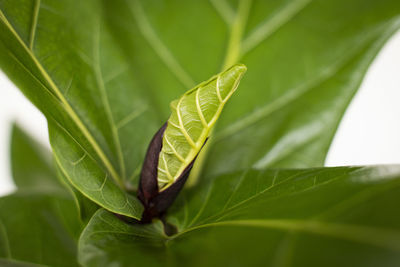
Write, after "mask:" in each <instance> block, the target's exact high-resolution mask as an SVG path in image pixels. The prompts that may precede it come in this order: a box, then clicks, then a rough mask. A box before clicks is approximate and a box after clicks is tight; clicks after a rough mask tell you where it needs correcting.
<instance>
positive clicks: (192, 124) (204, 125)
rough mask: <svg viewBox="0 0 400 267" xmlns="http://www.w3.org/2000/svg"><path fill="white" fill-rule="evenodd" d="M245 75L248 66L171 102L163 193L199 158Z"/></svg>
mask: <svg viewBox="0 0 400 267" xmlns="http://www.w3.org/2000/svg"><path fill="white" fill-rule="evenodd" d="M245 71H246V67H245V66H244V65H239V64H237V65H234V66H233V67H231V68H229V69H228V70H226V71H224V72H222V73H220V74H218V75H216V76H214V77H212V78H210V79H209V80H208V81H205V82H203V83H201V84H199V85H198V86H196V87H195V88H193V89H191V90H189V91H188V92H186V93H185V94H184V95H182V96H181V97H180V98H179V99H176V100H174V101H172V102H171V112H172V113H171V116H170V117H169V119H168V124H167V127H166V129H165V131H164V134H163V137H162V138H163V139H162V144H163V145H162V149H161V152H160V155H159V161H158V162H159V163H158V175H157V181H158V187H159V188H160V189H161V190H164V189H166V188H167V187H168V186H170V185H171V184H173V183H174V182H175V181H176V180H177V179H178V178H179V177H180V176H181V174H182V172H183V170H184V169H185V168H187V166H188V165H189V164H190V163H191V162H192V161H193V160H194V159H195V158H196V156H197V155H198V154H199V152H200V150H201V148H202V147H203V146H204V143H205V142H206V140H207V138H208V137H209V136H210V132H211V130H212V128H213V126H214V125H215V123H216V122H217V120H218V118H219V116H220V115H221V112H222V109H223V107H224V106H225V104H226V102H227V101H228V100H229V98H230V97H231V96H232V94H233V93H234V92H235V91H236V89H237V87H238V85H239V82H240V79H241V78H242V76H243V74H244V72H245Z"/></svg>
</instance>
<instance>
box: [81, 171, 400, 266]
mask: <svg viewBox="0 0 400 267" xmlns="http://www.w3.org/2000/svg"><path fill="white" fill-rule="evenodd" d="M399 196H400V168H399V166H385V167H370V168H361V167H355V168H351V167H342V168H317V169H303V170H267V171H256V170H250V171H245V172H237V173H232V174H229V175H223V176H220V177H215V179H213V181H211V182H209V183H208V184H204V185H202V186H200V187H199V188H193V189H191V190H189V191H186V194H185V195H184V196H182V197H181V198H180V200H179V201H178V203H177V205H175V208H174V209H175V210H173V211H172V212H171V214H170V216H169V218H168V220H169V222H170V223H173V224H175V225H176V226H177V228H178V229H177V230H178V233H177V234H175V235H172V236H166V235H165V234H163V230H162V229H160V227H161V224H160V222H155V223H153V224H151V225H138V224H136V225H135V224H133V225H129V224H126V223H124V222H123V221H121V220H119V219H118V218H117V217H115V216H114V215H112V214H110V213H109V212H107V211H104V210H99V211H98V212H97V213H96V214H95V216H94V217H93V218H92V220H91V221H90V222H89V224H88V226H87V227H86V229H85V230H84V232H83V234H82V236H81V238H80V251H79V260H80V263H81V264H83V265H84V266H108V265H110V264H111V263H114V264H116V266H153V265H155V266H157V265H160V266H165V265H167V266H168V265H170V266H187V265H190V266H275V265H277V266H397V265H398V262H399V260H400V215H399V213H398V203H399V201H400V197H399Z"/></svg>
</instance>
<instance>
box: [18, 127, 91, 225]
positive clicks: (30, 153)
mask: <svg viewBox="0 0 400 267" xmlns="http://www.w3.org/2000/svg"><path fill="white" fill-rule="evenodd" d="M11 167H12V172H13V179H14V182H15V184H16V186H17V188H18V190H28V191H31V192H32V191H35V192H44V193H46V192H47V193H48V192H52V193H57V192H59V193H61V194H65V192H67V191H66V188H65V187H67V188H68V189H69V190H70V192H71V194H72V195H73V196H74V198H75V201H76V204H77V207H78V210H79V214H80V217H81V219H82V221H85V222H87V221H88V220H89V219H90V217H92V215H93V214H94V212H95V211H96V210H97V209H98V206H97V205H95V204H94V203H93V202H92V201H90V200H89V199H87V198H86V197H85V196H83V195H82V194H81V193H80V192H79V191H77V190H76V189H75V188H74V187H72V186H71V184H70V183H69V182H68V180H67V179H66V178H65V176H63V175H62V174H61V172H60V171H58V172H57V171H56V170H55V168H54V162H53V160H52V156H51V153H50V151H48V150H47V148H46V147H44V146H43V145H42V144H39V143H38V142H37V141H36V140H34V139H33V138H32V137H30V136H29V135H28V134H27V133H25V132H24V131H23V130H22V129H21V128H20V127H19V126H18V125H16V124H14V125H13V128H12V134H11ZM57 176H58V177H59V178H60V179H61V183H60V181H59V180H58V179H57Z"/></svg>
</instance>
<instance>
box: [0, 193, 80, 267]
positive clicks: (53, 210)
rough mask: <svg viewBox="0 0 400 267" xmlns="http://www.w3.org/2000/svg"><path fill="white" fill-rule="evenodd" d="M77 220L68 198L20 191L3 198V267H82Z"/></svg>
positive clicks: (0, 239)
mask: <svg viewBox="0 0 400 267" xmlns="http://www.w3.org/2000/svg"><path fill="white" fill-rule="evenodd" d="M76 217H77V211H76V208H75V205H74V202H73V201H72V199H71V198H70V197H69V195H68V194H64V195H63V194H58V195H57V196H56V195H54V194H44V193H29V192H26V191H23V192H22V191H20V192H17V193H15V194H13V195H10V196H7V197H3V198H0V264H1V265H2V266H27V265H28V263H34V264H42V265H48V266H78V264H77V262H76V251H77V239H78V236H79V233H80V230H81V224H80V223H79V221H78V220H77V219H76ZM25 263H26V264H25ZM30 266H32V265H30ZM35 266H36V265H35Z"/></svg>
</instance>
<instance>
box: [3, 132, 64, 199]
mask: <svg viewBox="0 0 400 267" xmlns="http://www.w3.org/2000/svg"><path fill="white" fill-rule="evenodd" d="M11 170H12V176H13V180H14V183H15V185H16V186H17V188H18V189H26V190H35V191H42V192H46V191H54V190H61V191H63V190H65V189H64V188H63V187H62V185H61V184H60V182H59V181H58V180H57V176H56V172H55V170H54V165H53V161H52V158H51V153H50V151H49V150H48V149H47V148H46V147H44V146H43V145H42V144H39V143H38V142H37V141H36V140H34V139H33V138H32V137H30V136H28V135H27V134H26V133H25V132H24V131H23V130H22V129H21V128H20V127H19V126H18V125H16V124H14V125H13V127H12V133H11Z"/></svg>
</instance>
